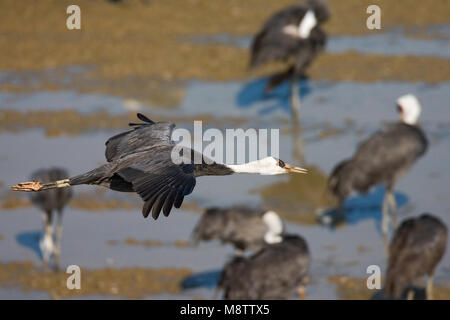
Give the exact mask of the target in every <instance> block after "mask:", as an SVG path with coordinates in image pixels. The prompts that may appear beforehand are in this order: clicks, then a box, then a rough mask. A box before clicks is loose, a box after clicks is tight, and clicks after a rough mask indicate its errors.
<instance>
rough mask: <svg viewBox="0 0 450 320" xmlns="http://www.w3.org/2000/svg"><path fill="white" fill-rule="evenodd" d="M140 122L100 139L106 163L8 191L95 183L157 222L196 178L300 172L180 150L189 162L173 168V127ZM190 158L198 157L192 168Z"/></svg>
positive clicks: (270, 161)
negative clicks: (127, 196) (123, 195)
mask: <svg viewBox="0 0 450 320" xmlns="http://www.w3.org/2000/svg"><path fill="white" fill-rule="evenodd" d="M137 116H138V118H139V119H140V120H141V121H143V122H142V123H130V126H133V127H134V128H133V129H131V130H129V131H126V132H122V133H120V134H118V135H115V136H113V137H112V138H110V139H109V140H108V141H106V151H105V156H106V160H107V161H108V163H106V164H104V165H102V166H100V167H98V168H96V169H94V170H91V171H89V172H86V173H83V174H80V175H78V176H75V177H71V178H67V179H62V180H57V181H54V182H49V183H41V182H38V181H32V182H22V183H19V184H17V185H15V186H12V187H11V188H12V189H13V190H17V191H41V190H48V189H53V188H64V187H71V186H75V185H80V184H96V185H102V186H105V187H107V188H109V189H111V190H116V191H122V192H136V193H138V194H139V196H140V197H141V198H142V200H144V202H145V204H144V206H143V208H142V214H143V216H144V217H147V216H148V215H149V214H150V211H152V217H153V218H154V219H157V218H158V216H159V214H160V212H161V210H162V212H163V214H164V215H165V216H168V215H169V213H170V210H171V209H172V207H175V208H179V207H180V206H181V204H182V203H183V199H184V197H185V196H186V195H188V194H190V193H191V192H192V191H193V189H194V187H195V184H196V178H197V177H201V176H223V175H231V174H234V173H258V174H262V175H276V174H284V173H291V172H292V173H294V172H295V173H306V172H307V170H306V169H303V168H299V167H294V166H292V165H290V164H287V163H285V162H283V161H282V160H280V159H277V158H274V157H267V158H264V159H261V160H256V161H252V162H248V163H244V164H239V165H225V164H219V163H216V162H214V161H212V160H210V159H207V158H206V157H205V156H203V155H202V154H200V155H199V154H198V152H196V151H194V150H191V149H188V148H184V149H183V157H184V158H186V157H190V159H188V160H190V161H183V162H182V163H181V164H175V163H174V162H173V161H172V150H173V148H175V147H176V144H175V142H174V141H172V140H171V135H172V130H173V128H174V127H175V125H174V124H173V123H169V122H156V123H155V122H153V121H152V120H150V119H148V118H147V117H146V116H144V115H142V114H140V113H138V114H137ZM199 156H200V157H199ZM193 159H202V163H200V164H195V163H194V161H192V160H193Z"/></svg>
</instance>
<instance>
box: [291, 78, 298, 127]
mask: <svg viewBox="0 0 450 320" xmlns="http://www.w3.org/2000/svg"><path fill="white" fill-rule="evenodd" d="M299 84H300V81H299V77H295V76H293V77H292V79H291V108H292V114H293V116H294V117H297V118H299V117H300V88H299Z"/></svg>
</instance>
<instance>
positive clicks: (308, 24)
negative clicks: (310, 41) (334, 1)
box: [298, 10, 317, 39]
mask: <svg viewBox="0 0 450 320" xmlns="http://www.w3.org/2000/svg"><path fill="white" fill-rule="evenodd" d="M316 25H317V19H316V16H315V14H314V11H313V10H308V11H307V12H306V14H305V15H304V17H303V19H302V21H301V22H300V25H299V26H298V35H299V37H300V38H303V39H306V38H308V37H309V34H310V33H311V30H312V29H313V28H314V27H315V26H316Z"/></svg>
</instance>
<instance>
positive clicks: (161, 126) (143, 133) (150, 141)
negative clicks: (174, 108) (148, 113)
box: [105, 114, 175, 162]
mask: <svg viewBox="0 0 450 320" xmlns="http://www.w3.org/2000/svg"><path fill="white" fill-rule="evenodd" d="M138 118H139V119H141V120H143V121H144V122H143V123H138V124H130V125H133V126H134V128H133V129H132V130H129V131H126V132H122V133H119V134H117V135H115V136H113V137H111V138H109V139H108V141H106V143H105V144H106V150H105V156H106V160H107V161H108V162H111V161H113V160H116V159H118V158H121V157H123V156H126V155H128V154H131V153H136V152H140V151H144V150H147V149H150V148H152V147H153V146H155V145H160V144H163V145H164V144H165V145H171V144H173V142H172V141H171V135H172V130H173V128H174V127H175V124H173V123H169V122H157V123H155V122H153V121H151V120H150V119H148V118H146V117H145V116H143V115H141V114H138Z"/></svg>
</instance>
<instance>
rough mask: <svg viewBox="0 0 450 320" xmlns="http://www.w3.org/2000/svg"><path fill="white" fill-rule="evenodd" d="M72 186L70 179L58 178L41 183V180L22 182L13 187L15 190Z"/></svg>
mask: <svg viewBox="0 0 450 320" xmlns="http://www.w3.org/2000/svg"><path fill="white" fill-rule="evenodd" d="M65 187H70V183H69V179H63V180H57V181H52V182H47V183H41V182H39V181H29V182H20V183H18V184H16V185H14V186H12V187H11V189H13V190H15V191H26V192H31V191H43V190H48V189H54V188H65Z"/></svg>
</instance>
